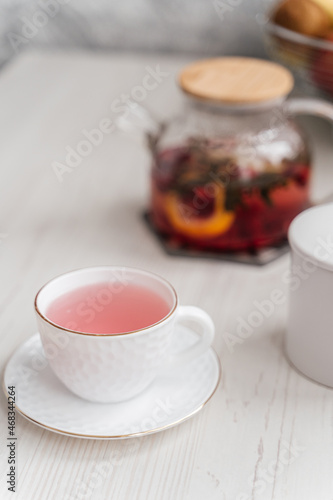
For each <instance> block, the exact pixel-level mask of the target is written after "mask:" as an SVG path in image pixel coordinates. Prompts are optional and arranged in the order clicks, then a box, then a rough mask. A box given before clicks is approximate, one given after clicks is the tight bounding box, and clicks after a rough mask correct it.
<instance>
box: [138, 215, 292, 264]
mask: <svg viewBox="0 0 333 500" xmlns="http://www.w3.org/2000/svg"><path fill="white" fill-rule="evenodd" d="M143 219H144V221H145V222H146V224H147V226H148V228H149V229H150V231H151V232H152V233H153V234H154V235H155V237H156V238H157V239H158V241H159V242H160V244H161V246H162V248H163V249H164V251H165V252H166V253H167V254H168V255H174V256H177V257H179V256H180V257H192V258H193V257H194V258H200V259H215V260H224V261H229V262H236V263H239V264H249V265H253V266H264V265H266V264H269V263H270V262H273V261H274V260H276V259H278V258H279V257H281V256H282V255H285V254H286V253H287V252H288V251H289V245H288V242H287V241H285V242H283V243H282V244H281V245H279V246H276V247H268V248H265V249H262V250H257V251H255V252H235V253H226V252H211V251H205V250H198V249H195V248H191V247H190V246H185V245H184V244H181V243H180V242H179V241H177V240H176V239H170V237H167V236H165V235H163V234H161V233H160V232H158V231H157V230H156V229H155V227H154V226H153V225H152V223H151V219H150V216H149V212H147V211H145V212H144V213H143Z"/></svg>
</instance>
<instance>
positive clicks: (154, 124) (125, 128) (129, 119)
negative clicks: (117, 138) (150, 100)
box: [114, 103, 163, 153]
mask: <svg viewBox="0 0 333 500" xmlns="http://www.w3.org/2000/svg"><path fill="white" fill-rule="evenodd" d="M114 123H115V125H116V127H117V129H118V130H119V131H120V132H123V133H125V134H126V135H129V136H130V137H131V138H132V139H134V140H135V141H139V142H140V143H141V144H144V145H145V146H148V148H149V149H150V151H151V152H152V153H153V152H155V150H156V146H157V142H158V139H159V137H160V135H161V128H163V124H161V123H159V122H158V121H157V120H156V119H155V118H154V117H153V116H152V115H151V113H150V112H148V111H147V110H146V109H145V108H144V107H142V106H140V105H139V104H136V103H135V104H134V103H133V105H132V106H130V107H129V108H128V109H127V111H126V113H124V114H122V115H121V116H119V117H118V118H117V119H116V120H115V122H114Z"/></svg>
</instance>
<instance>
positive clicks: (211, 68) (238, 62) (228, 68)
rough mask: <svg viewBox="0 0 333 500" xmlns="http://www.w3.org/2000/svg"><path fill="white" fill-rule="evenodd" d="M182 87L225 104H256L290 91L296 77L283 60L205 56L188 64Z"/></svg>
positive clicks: (195, 95) (196, 94)
mask: <svg viewBox="0 0 333 500" xmlns="http://www.w3.org/2000/svg"><path fill="white" fill-rule="evenodd" d="M179 84H180V86H181V88H182V89H183V90H184V91H185V92H186V93H187V94H190V95H192V96H194V97H197V98H200V99H205V100H210V101H216V102H220V103H225V104H254V103H259V102H264V101H268V100H273V99H277V98H279V97H283V96H285V95H287V94H288V93H289V92H290V91H291V90H292V88H293V86H294V79H293V77H292V75H291V73H290V71H288V70H287V69H285V68H284V67H283V66H280V65H279V64H276V63H273V62H269V61H264V60H261V59H253V58H249V57H220V58H214V59H204V60H202V61H197V62H195V63H192V64H189V65H188V66H186V67H185V68H184V69H183V71H182V72H181V73H180V75H179Z"/></svg>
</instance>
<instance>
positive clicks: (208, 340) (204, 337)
mask: <svg viewBox="0 0 333 500" xmlns="http://www.w3.org/2000/svg"><path fill="white" fill-rule="evenodd" d="M185 321H186V322H187V321H189V322H192V323H194V324H196V325H198V326H199V332H198V333H199V334H200V338H199V339H198V340H197V342H195V343H194V344H193V345H191V346H190V347H188V348H187V349H185V350H184V351H182V352H180V353H178V354H175V355H172V356H170V357H169V358H168V359H167V360H166V362H165V363H164V365H163V367H162V371H163V372H164V371H167V370H170V369H171V370H173V369H177V368H179V367H181V366H184V365H185V364H187V363H189V362H190V361H192V360H193V359H195V358H197V357H198V356H200V355H201V354H204V353H205V352H206V351H207V350H208V349H209V347H210V346H211V345H212V342H213V340H214V335H215V327H214V323H213V320H212V319H211V317H210V316H209V315H208V314H207V313H206V312H205V311H203V310H202V309H200V308H199V307H195V306H179V309H178V315H177V318H176V322H177V323H183V322H185Z"/></svg>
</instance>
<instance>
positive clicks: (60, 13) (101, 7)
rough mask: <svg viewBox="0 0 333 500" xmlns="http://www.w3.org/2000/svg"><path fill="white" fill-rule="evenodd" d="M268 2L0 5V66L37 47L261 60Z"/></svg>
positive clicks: (45, 0)
mask: <svg viewBox="0 0 333 500" xmlns="http://www.w3.org/2000/svg"><path fill="white" fill-rule="evenodd" d="M273 2H274V0H123V1H115V0H113V1H112V0H111V1H110V0H97V1H95V2H93V0H37V1H36V0H0V62H4V61H5V60H7V59H8V58H10V57H11V56H13V55H15V54H16V53H18V52H21V51H22V50H25V49H27V48H29V47H36V46H43V47H59V46H61V47H66V48H67V47H83V48H90V49H92V50H95V49H104V50H109V49H117V50H139V51H163V52H184V53H189V52H191V53H193V54H202V55H209V54H211V55H218V54H242V55H255V56H263V55H264V53H265V52H264V48H263V44H262V26H263V13H264V12H266V11H267V10H268V9H269V8H270V7H271V5H272V3H273ZM61 4H62V5H61ZM41 12H42V13H41Z"/></svg>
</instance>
